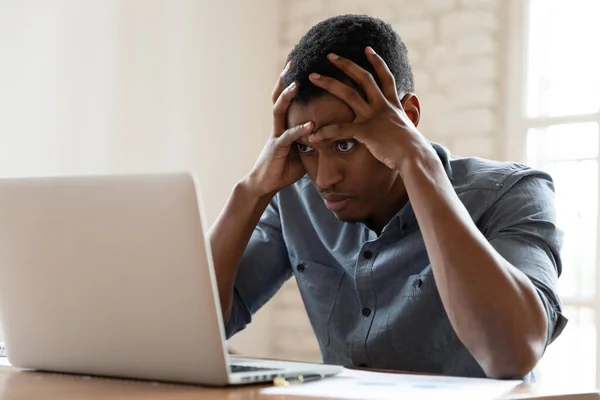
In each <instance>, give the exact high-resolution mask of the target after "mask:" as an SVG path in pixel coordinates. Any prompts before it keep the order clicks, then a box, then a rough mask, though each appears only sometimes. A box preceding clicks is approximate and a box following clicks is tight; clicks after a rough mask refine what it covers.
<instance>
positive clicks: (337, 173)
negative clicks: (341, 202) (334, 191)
mask: <svg viewBox="0 0 600 400" xmlns="http://www.w3.org/2000/svg"><path fill="white" fill-rule="evenodd" d="M343 179H344V174H343V172H342V169H341V168H340V166H339V165H338V164H337V163H336V162H335V160H332V159H330V158H329V157H319V161H318V166H317V177H316V179H315V184H316V185H317V186H318V187H319V189H322V190H323V189H328V188H330V187H332V186H335V185H336V184H338V183H340V182H341V181H342V180H343Z"/></svg>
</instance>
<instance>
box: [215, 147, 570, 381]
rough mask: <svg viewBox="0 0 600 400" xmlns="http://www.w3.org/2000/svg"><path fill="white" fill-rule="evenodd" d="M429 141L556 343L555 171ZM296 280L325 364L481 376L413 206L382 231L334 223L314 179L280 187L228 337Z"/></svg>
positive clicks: (249, 261)
mask: <svg viewBox="0 0 600 400" xmlns="http://www.w3.org/2000/svg"><path fill="white" fill-rule="evenodd" d="M432 145H433V147H434V148H435V150H436V152H437V154H438V156H439V157H440V159H441V161H442V163H443V165H444V168H445V170H446V173H447V175H448V177H449V178H450V181H451V182H452V186H453V187H454V190H455V191H456V193H457V195H458V197H459V198H460V200H461V201H462V203H463V204H464V206H465V207H466V209H467V210H468V212H469V214H470V215H471V217H472V218H473V221H474V222H475V224H476V225H477V227H478V228H479V230H480V231H481V232H482V233H483V234H484V235H485V237H486V238H487V239H488V241H489V242H490V243H491V245H492V246H493V247H494V248H495V249H496V251H498V252H499V253H500V254H501V255H502V256H503V257H504V258H505V259H506V260H507V261H509V262H510V263H511V264H512V265H513V266H515V267H516V268H518V269H519V270H520V271H522V272H523V273H524V274H525V275H527V276H528V277H529V279H531V282H532V283H533V285H534V286H535V288H536V289H537V292H538V294H539V296H540V298H541V300H542V302H543V304H544V307H545V310H546V313H547V316H548V321H549V324H548V343H550V342H551V341H553V340H554V339H555V338H556V337H557V336H558V335H559V334H560V332H561V331H562V329H563V327H564V325H565V324H566V319H565V318H564V317H563V315H562V314H561V302H560V299H559V297H558V295H557V287H556V286H557V279H558V276H559V275H560V272H561V261H560V255H559V251H560V248H561V245H562V233H561V231H560V230H559V229H558V228H557V227H556V215H555V205H554V187H553V183H552V179H551V177H550V176H549V175H547V174H546V173H544V172H541V171H538V170H534V169H532V168H529V167H527V166H525V165H522V164H517V163H502V162H496V161H490V160H485V159H480V158H462V157H455V156H451V155H450V154H449V153H448V151H447V150H446V149H445V148H443V147H442V146H440V145H437V144H435V143H432ZM292 276H294V277H295V279H296V280H297V282H298V287H299V289H300V293H301V296H302V299H303V301H304V305H305V307H306V310H307V312H308V317H309V319H310V322H311V325H312V327H313V329H314V332H315V334H316V336H317V339H318V342H319V347H320V350H321V354H322V357H323V361H324V362H325V363H329V364H337V365H344V366H367V367H372V368H384V369H395V370H403V371H418V372H428V373H439V374H446V375H458V376H474V377H483V376H485V374H484V372H483V370H482V369H481V367H480V366H479V364H478V363H477V361H475V359H474V358H473V356H472V355H471V354H470V353H469V351H468V350H467V349H466V348H465V346H464V345H463V344H462V343H461V342H460V340H459V339H458V337H457V336H456V333H455V332H454V330H453V328H452V326H451V324H450V321H449V320H448V316H447V314H446V311H445V310H444V307H443V305H442V302H441V300H440V296H439V293H438V290H437V287H436V283H435V278H434V275H433V273H432V269H431V265H430V262H429V258H428V256H427V251H426V249H425V244H424V242H423V237H422V235H421V232H420V230H419V226H418V224H417V221H416V218H415V214H414V212H413V210H412V207H411V205H410V203H408V204H406V206H404V207H403V208H402V209H401V210H400V211H399V212H398V213H397V214H396V215H395V216H394V217H393V218H392V219H391V220H390V222H389V223H388V224H387V226H386V227H385V228H384V229H383V231H382V233H381V235H379V236H378V235H377V234H376V233H375V232H374V231H371V230H370V229H368V228H367V227H366V226H365V225H364V224H362V223H349V222H342V221H339V220H338V219H337V218H336V217H335V216H334V215H333V213H332V212H331V211H329V210H328V209H327V208H326V207H325V204H324V202H323V200H322V198H321V196H320V195H319V193H318V191H317V189H316V188H315V187H314V185H313V183H312V182H311V180H310V179H309V178H308V177H304V178H302V179H301V180H300V181H298V182H297V183H295V184H294V185H292V186H290V187H288V188H286V189H284V190H282V191H281V192H279V193H278V194H277V195H276V196H275V197H274V198H273V200H272V201H271V203H270V204H269V206H268V208H267V209H266V211H265V213H264V214H263V216H262V218H261V220H260V222H259V223H258V225H257V227H256V229H255V230H254V232H253V235H252V238H251V239H250V242H249V243H248V246H247V248H246V250H245V252H244V255H243V257H242V260H241V263H240V265H239V270H238V273H237V276H236V280H235V290H234V303H233V309H232V313H231V317H230V319H229V321H228V322H227V324H226V332H227V336H228V337H230V336H231V335H233V334H234V333H235V332H237V331H239V330H241V329H243V328H244V327H245V326H246V324H248V323H249V322H250V321H251V319H252V315H253V314H254V313H255V312H256V311H257V310H258V309H259V308H260V307H261V306H262V305H263V304H265V303H266V302H267V301H268V300H269V299H270V298H271V297H272V296H273V295H274V294H275V293H276V292H277V290H278V289H279V288H280V287H281V285H282V284H283V283H284V282H285V281H286V280H287V279H289V278H290V277H292ZM474 281H476V277H475V278H474ZM530 375H531V374H530ZM530 375H528V376H527V377H524V378H525V379H527V380H529V379H531V378H532V376H530Z"/></svg>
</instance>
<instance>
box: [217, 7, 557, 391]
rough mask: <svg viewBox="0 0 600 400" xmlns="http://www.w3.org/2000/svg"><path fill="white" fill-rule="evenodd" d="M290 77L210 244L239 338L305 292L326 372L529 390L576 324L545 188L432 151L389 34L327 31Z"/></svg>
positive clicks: (361, 27)
mask: <svg viewBox="0 0 600 400" xmlns="http://www.w3.org/2000/svg"><path fill="white" fill-rule="evenodd" d="M288 60H289V63H288V64H287V66H286V68H285V70H284V71H283V73H282V75H281V76H280V78H279V80H278V82H277V85H276V87H275V90H274V92H273V101H274V107H273V132H272V135H271V137H270V138H269V140H268V142H267V144H266V146H265V148H264V150H263V152H262V153H261V155H260V157H259V158H258V161H257V162H256V164H255V166H254V168H253V169H252V171H251V172H250V173H249V174H248V175H247V177H246V178H245V179H244V180H242V181H241V182H240V183H239V184H238V185H236V187H235V188H234V190H233V193H232V194H231V197H230V198H229V201H228V202H227V204H226V206H225V208H224V210H223V211H222V213H221V215H220V216H219V218H218V219H217V221H216V222H215V224H214V226H213V227H212V228H211V231H210V239H211V245H212V252H213V257H214V261H215V269H216V274H217V281H218V286H219V295H220V300H221V305H222V308H223V316H224V319H225V321H227V324H226V331H227V335H228V337H230V336H231V335H233V334H234V333H235V332H237V331H239V330H240V329H243V328H244V327H245V326H246V324H248V323H249V322H250V320H251V317H252V314H254V313H255V312H256V311H257V310H258V309H259V308H260V307H261V306H262V305H263V304H265V303H266V302H267V301H268V300H269V299H270V298H271V297H272V296H273V295H274V294H275V292H276V291H277V290H278V289H279V288H280V287H281V285H282V284H283V283H284V281H286V280H287V279H288V278H290V277H291V276H292V275H294V276H295V278H296V280H297V282H298V285H299V288H300V292H301V295H302V298H303V301H304V304H305V307H306V310H307V312H308V316H309V318H310V321H311V324H312V326H313V329H314V331H315V333H316V336H317V338H318V341H319V345H320V349H321V353H322V356H323V360H324V362H326V363H331V364H340V365H346V366H368V367H373V368H386V369H397V370H405V371H418V372H429V373H441V374H448V375H462V376H480V377H483V376H487V377H493V378H525V379H530V378H532V370H533V369H534V367H535V365H536V364H537V362H538V360H539V359H540V358H541V356H542V354H543V353H544V351H545V349H546V347H547V345H548V344H549V343H550V342H552V341H553V340H554V339H555V338H556V337H557V336H558V335H559V334H560V332H561V330H562V329H563V327H564V325H565V323H566V319H565V318H564V317H563V316H562V314H561V303H560V300H559V298H558V295H557V289H556V284H557V279H558V276H559V275H560V272H561V261H560V256H559V251H560V247H561V240H562V238H561V233H560V232H559V230H558V229H557V227H556V217H555V208H554V192H553V183H552V180H551V178H550V177H549V176H548V175H547V174H545V173H543V172H541V171H536V170H533V169H530V168H528V167H526V166H524V165H520V164H515V163H500V162H495V161H490V160H484V159H479V158H459V157H452V156H450V155H449V154H448V151H447V150H446V149H445V148H443V147H442V146H439V145H437V144H435V143H431V142H429V141H427V140H426V139H425V138H424V137H423V135H422V134H421V132H419V130H418V125H419V118H420V114H421V112H420V111H421V110H420V105H419V100H418V98H417V96H416V95H415V94H414V88H413V77H412V73H411V68H410V65H409V61H408V56H407V50H406V47H405V46H404V44H403V43H402V41H401V40H400V38H399V37H398V35H397V34H396V33H395V32H394V31H393V29H392V28H391V27H390V26H389V25H388V24H386V23H384V22H383V21H381V20H378V19H374V18H370V17H367V16H356V15H346V16H339V17H335V18H330V19H327V20H325V21H323V22H321V23H319V24H317V25H316V26H314V27H313V28H311V29H310V31H309V32H308V33H307V34H306V35H305V36H304V37H303V38H302V39H301V40H300V42H299V43H298V44H297V45H296V47H295V48H294V50H293V51H292V52H291V54H290V55H289V57H288ZM456 95H457V96H460V93H457V94H456Z"/></svg>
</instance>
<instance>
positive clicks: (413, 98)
mask: <svg viewBox="0 0 600 400" xmlns="http://www.w3.org/2000/svg"><path fill="white" fill-rule="evenodd" d="M400 104H402V108H404V112H406V115H408V118H410V120H411V121H412V123H413V124H414V126H419V121H420V120H421V104H420V103H419V98H418V97H417V95H416V94H414V93H406V94H405V95H404V96H403V97H402V99H401V100H400Z"/></svg>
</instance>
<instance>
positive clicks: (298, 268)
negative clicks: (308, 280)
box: [296, 264, 304, 272]
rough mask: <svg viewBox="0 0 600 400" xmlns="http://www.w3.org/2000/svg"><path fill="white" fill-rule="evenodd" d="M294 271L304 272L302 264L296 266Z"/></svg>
mask: <svg viewBox="0 0 600 400" xmlns="http://www.w3.org/2000/svg"><path fill="white" fill-rule="evenodd" d="M296 270H297V271H298V272H304V264H298V265H297V266H296Z"/></svg>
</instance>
